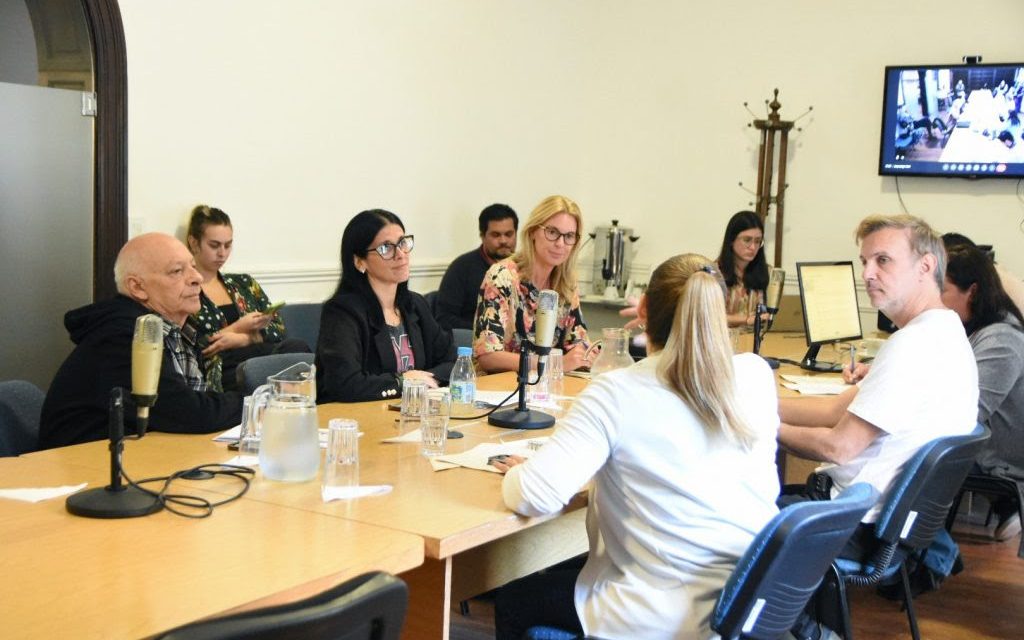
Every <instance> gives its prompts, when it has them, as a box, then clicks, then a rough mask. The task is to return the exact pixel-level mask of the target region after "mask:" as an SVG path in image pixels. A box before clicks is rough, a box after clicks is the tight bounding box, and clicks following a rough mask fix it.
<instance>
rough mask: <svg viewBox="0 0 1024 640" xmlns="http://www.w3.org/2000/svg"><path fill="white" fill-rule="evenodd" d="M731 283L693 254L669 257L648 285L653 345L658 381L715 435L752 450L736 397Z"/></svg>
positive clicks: (751, 437)
mask: <svg viewBox="0 0 1024 640" xmlns="http://www.w3.org/2000/svg"><path fill="white" fill-rule="evenodd" d="M724 292H725V281H724V280H723V278H722V274H721V273H720V272H719V271H718V269H717V267H715V263H714V262H712V261H711V260H709V259H707V258H705V257H704V256H701V255H697V254H693V253H687V254H684V255H680V256H675V257H673V258H669V259H668V260H666V261H665V262H663V263H662V264H661V265H659V266H658V268H657V269H655V270H654V273H653V274H652V275H651V280H650V284H649V285H648V287H647V293H646V297H647V302H646V305H647V327H648V336H649V338H650V341H651V346H652V347H653V348H654V349H655V350H657V351H660V352H661V359H660V361H659V362H658V377H659V378H660V379H661V381H662V382H663V383H664V384H665V385H666V386H667V387H668V388H669V389H670V390H671V391H672V392H673V393H675V394H676V395H677V396H679V398H680V399H681V400H682V401H683V402H684V403H686V405H687V406H688V407H690V409H691V410H692V411H693V412H694V413H695V414H697V417H698V418H699V419H700V421H701V422H702V423H703V424H704V428H705V429H706V430H707V431H708V432H709V433H711V434H721V435H722V436H724V437H725V438H726V439H727V440H729V441H730V442H734V443H737V444H739V445H741V446H743V447H745V448H749V447H750V446H751V444H752V443H753V441H754V431H753V429H752V428H751V427H750V425H749V424H747V422H746V420H744V419H743V417H742V416H741V413H740V410H739V405H738V403H737V399H736V381H735V375H734V372H733V366H732V355H733V354H732V346H731V341H730V339H729V326H728V324H727V322H726V317H725V315H726V314H725V295H724Z"/></svg>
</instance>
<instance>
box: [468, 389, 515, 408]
mask: <svg viewBox="0 0 1024 640" xmlns="http://www.w3.org/2000/svg"><path fill="white" fill-rule="evenodd" d="M510 393H512V390H511V389H509V390H508V391H481V390H480V389H477V390H476V395H475V396H474V400H475V401H476V402H486V403H487V404H489V405H491V406H492V407H496V406H498V403H499V402H501V401H502V400H505V398H508V394H510ZM517 402H519V394H518V393H513V394H512V397H511V398H508V400H505V402H504V403H502V405H501V406H508V405H510V404H515V403H517Z"/></svg>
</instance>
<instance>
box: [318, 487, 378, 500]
mask: <svg viewBox="0 0 1024 640" xmlns="http://www.w3.org/2000/svg"><path fill="white" fill-rule="evenodd" d="M389 493H391V485H390V484H378V485H359V486H357V487H321V489H320V497H321V498H323V501H324V502H330V501H331V500H351V499H352V498H365V497H368V496H383V495H387V494H389Z"/></svg>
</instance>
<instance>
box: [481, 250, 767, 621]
mask: <svg viewBox="0 0 1024 640" xmlns="http://www.w3.org/2000/svg"><path fill="white" fill-rule="evenodd" d="M724 286H725V285H724V282H723V279H722V276H721V275H720V274H719V271H718V268H717V267H716V266H715V263H714V262H712V261H711V260H708V259H707V258H705V257H703V256H698V255H694V254H687V255H681V256H676V257H674V258H671V259H669V260H667V261H666V262H665V263H663V264H662V265H661V266H659V267H658V268H657V269H656V270H655V271H654V274H653V275H652V276H651V280H650V284H649V286H648V288H647V291H646V293H645V294H644V296H643V297H642V298H641V300H640V304H639V308H638V313H639V315H640V319H641V321H642V322H643V323H644V324H645V325H646V335H647V340H648V354H649V355H648V357H647V358H646V359H644V360H642V361H640V362H638V363H636V364H634V365H633V366H631V367H628V368H625V369H619V370H615V371H610V372H607V373H605V374H602V375H601V376H599V377H597V378H595V379H594V380H593V381H592V382H591V383H590V385H589V386H588V387H587V389H586V390H585V391H584V392H583V393H582V394H581V395H580V396H579V398H578V399H577V401H576V402H575V403H574V405H573V407H572V409H571V410H570V411H569V413H568V414H567V415H566V417H565V418H564V419H563V420H560V421H559V426H558V428H557V429H556V431H555V433H554V435H553V436H552V437H551V439H550V441H549V442H548V443H547V444H545V445H544V447H543V448H541V449H540V450H539V451H538V452H537V453H536V454H535V455H533V456H532V457H531V458H530V459H529V460H528V461H524V460H522V459H521V458H518V457H510V458H508V459H507V460H506V462H505V463H500V462H498V463H495V466H496V467H498V469H499V470H501V471H505V472H506V475H505V478H504V482H503V491H504V498H505V503H506V504H507V505H508V506H509V507H510V508H511V509H513V510H514V511H516V512H518V513H521V514H523V515H527V516H540V515H544V514H550V513H555V512H557V511H559V510H560V509H562V508H563V507H564V506H565V504H566V503H567V502H568V501H569V500H570V499H571V498H572V496H573V495H575V493H576V492H577V491H579V489H580V487H582V486H584V485H585V484H586V483H587V482H588V480H591V479H593V481H592V483H591V484H590V496H589V497H590V503H589V510H588V512H587V531H588V535H589V538H590V553H589V554H588V556H587V558H586V563H585V564H584V565H583V567H582V570H580V569H578V568H576V569H561V570H551V571H548V572H547V573H544V574H538V575H535V576H530V577H527V578H524V579H522V580H519V581H516V582H513V583H511V584H509V585H508V586H506V587H504V588H503V589H502V590H500V591H499V592H498V596H497V599H496V602H495V623H496V628H497V638H498V640H503V639H505V638H519V637H520V635H521V634H522V632H523V631H524V630H525V629H527V628H529V627H531V626H535V625H549V626H555V627H560V628H563V629H566V630H568V631H575V632H577V633H583V634H586V635H587V636H598V637H605V638H623V637H629V638H645V639H650V638H654V639H659V638H705V637H709V636H711V635H712V632H711V630H710V628H709V620H710V616H711V612H712V609H713V607H714V604H715V600H716V598H717V597H718V595H719V592H720V591H721V590H722V587H723V586H724V585H725V582H726V580H727V579H728V577H729V575H730V573H731V572H732V570H733V569H734V567H735V566H736V562H737V561H738V560H739V558H740V556H741V555H742V554H743V553H744V552H745V551H746V549H747V546H748V545H749V544H750V542H751V541H752V540H753V538H754V536H755V535H756V534H757V532H758V531H760V530H761V528H762V527H763V526H764V525H765V524H766V523H767V522H768V521H769V520H770V519H771V518H772V517H773V516H774V515H775V514H776V513H777V509H776V507H775V498H776V495H777V494H778V475H777V471H776V466H775V451H776V444H775V437H776V432H777V431H778V425H779V417H778V411H777V409H778V404H777V398H776V393H775V381H774V379H773V377H772V372H771V370H770V369H769V368H768V366H767V364H765V362H764V361H763V360H761V359H760V358H759V357H757V356H754V355H753V354H740V355H733V353H732V349H731V346H730V340H729V329H728V326H727V323H726V313H725V296H724V295H723V293H724ZM740 390H742V393H740Z"/></svg>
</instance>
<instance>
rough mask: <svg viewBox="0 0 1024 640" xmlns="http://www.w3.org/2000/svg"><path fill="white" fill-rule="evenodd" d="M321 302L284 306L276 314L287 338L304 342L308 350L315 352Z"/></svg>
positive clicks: (318, 332)
mask: <svg viewBox="0 0 1024 640" xmlns="http://www.w3.org/2000/svg"><path fill="white" fill-rule="evenodd" d="M323 306H324V305H323V303H321V302H299V303H296V304H286V305H284V306H283V307H281V309H280V310H279V311H278V312H277V314H278V315H279V316H281V320H283V321H284V330H285V333H286V334H287V336H288V337H289V338H297V339H299V340H302V341H304V342H305V343H306V344H307V345H309V348H310V349H312V350H313V351H316V342H317V340H318V339H319V337H320V312H321V311H322V310H323Z"/></svg>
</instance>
